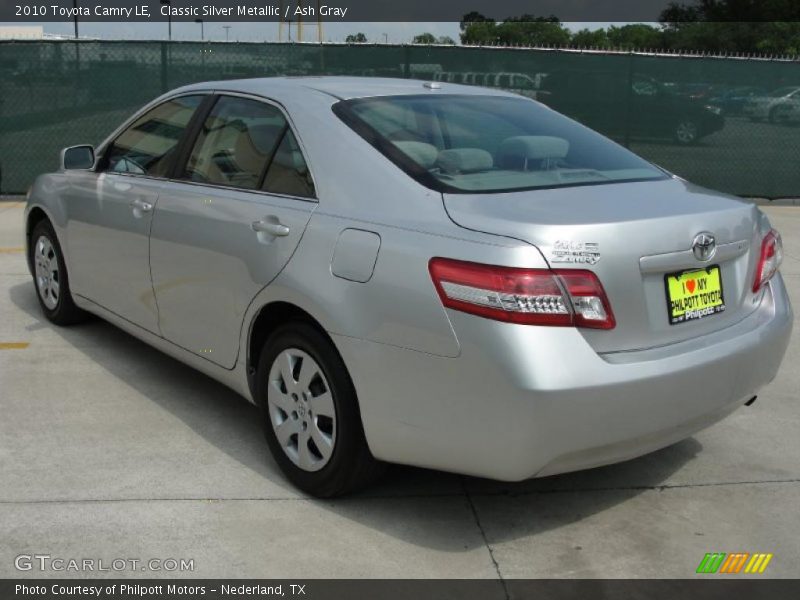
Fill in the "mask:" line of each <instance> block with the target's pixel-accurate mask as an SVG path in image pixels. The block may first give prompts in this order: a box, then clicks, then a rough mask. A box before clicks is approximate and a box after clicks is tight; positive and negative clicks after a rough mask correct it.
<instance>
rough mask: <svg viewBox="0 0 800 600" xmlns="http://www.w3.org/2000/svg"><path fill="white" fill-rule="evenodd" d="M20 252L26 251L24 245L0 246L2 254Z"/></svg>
mask: <svg viewBox="0 0 800 600" xmlns="http://www.w3.org/2000/svg"><path fill="white" fill-rule="evenodd" d="M20 252H25V248H23V247H22V246H19V247H15V248H0V254H18V253H20Z"/></svg>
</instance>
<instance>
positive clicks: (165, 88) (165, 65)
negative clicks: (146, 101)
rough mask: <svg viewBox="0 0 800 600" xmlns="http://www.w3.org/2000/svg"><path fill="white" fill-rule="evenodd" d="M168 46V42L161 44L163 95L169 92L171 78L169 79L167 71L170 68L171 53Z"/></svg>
mask: <svg viewBox="0 0 800 600" xmlns="http://www.w3.org/2000/svg"><path fill="white" fill-rule="evenodd" d="M167 44H168V42H161V93H162V94H164V93H166V92H167V91H169V78H168V77H167V69H168V67H169V52H168V48H167Z"/></svg>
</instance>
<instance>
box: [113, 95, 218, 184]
mask: <svg viewBox="0 0 800 600" xmlns="http://www.w3.org/2000/svg"><path fill="white" fill-rule="evenodd" d="M203 98H204V96H180V97H178V98H173V99H172V100H167V101H166V102H164V103H163V104H159V105H158V106H156V107H155V108H154V109H152V110H150V111H148V112H147V113H145V114H144V115H142V116H141V117H139V118H138V119H136V121H135V122H134V123H133V124H132V125H131V126H130V127H128V128H127V129H126V130H125V131H123V132H122V133H121V134H120V135H119V136H118V137H117V139H115V140H114V142H113V143H112V144H111V147H110V148H109V149H108V151H107V153H106V159H105V160H106V167H105V170H107V171H111V172H115V173H132V174H136V175H149V176H151V177H167V176H168V175H169V173H170V170H171V168H172V164H173V161H174V160H175V155H176V153H177V149H178V142H179V141H180V139H181V136H182V135H183V132H184V130H185V129H186V126H187V125H188V124H189V121H190V120H191V118H192V115H193V114H194V111H195V110H196V109H197V107H198V106H200V103H201V102H202V101H203Z"/></svg>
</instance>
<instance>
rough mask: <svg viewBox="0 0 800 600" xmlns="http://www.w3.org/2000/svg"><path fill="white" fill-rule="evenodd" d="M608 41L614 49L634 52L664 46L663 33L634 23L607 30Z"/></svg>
mask: <svg viewBox="0 0 800 600" xmlns="http://www.w3.org/2000/svg"><path fill="white" fill-rule="evenodd" d="M607 35H608V41H609V43H610V45H611V46H612V47H614V48H624V49H626V50H634V49H636V48H662V47H663V46H664V35H663V31H662V30H661V29H660V28H658V27H653V26H652V25H645V24H644V23H635V24H630V25H624V26H622V27H615V26H614V25H612V26H611V27H609V28H608V32H607Z"/></svg>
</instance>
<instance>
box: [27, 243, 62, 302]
mask: <svg viewBox="0 0 800 600" xmlns="http://www.w3.org/2000/svg"><path fill="white" fill-rule="evenodd" d="M33 258H34V263H35V271H36V289H37V291H38V292H39V297H40V298H41V299H42V302H43V303H44V305H45V306H46V307H47V308H48V309H50V310H55V308H56V306H58V299H59V298H60V296H61V278H60V275H59V271H58V256H56V250H55V248H54V247H53V244H52V242H51V241H50V240H49V239H48V238H47V237H46V236H44V235H43V236H40V237H39V239H37V240H36V245H35V246H34V255H33Z"/></svg>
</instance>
